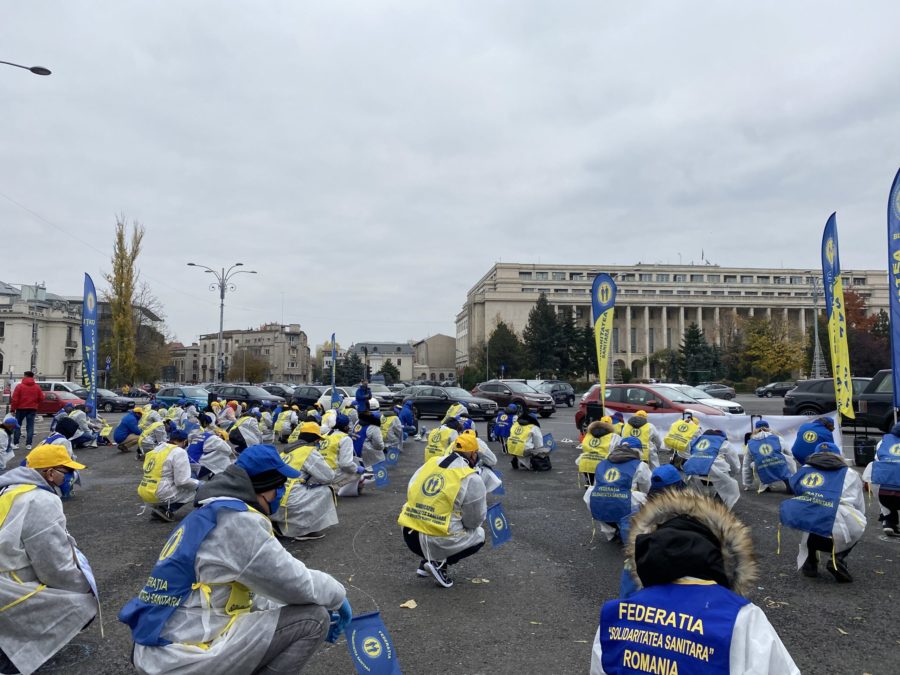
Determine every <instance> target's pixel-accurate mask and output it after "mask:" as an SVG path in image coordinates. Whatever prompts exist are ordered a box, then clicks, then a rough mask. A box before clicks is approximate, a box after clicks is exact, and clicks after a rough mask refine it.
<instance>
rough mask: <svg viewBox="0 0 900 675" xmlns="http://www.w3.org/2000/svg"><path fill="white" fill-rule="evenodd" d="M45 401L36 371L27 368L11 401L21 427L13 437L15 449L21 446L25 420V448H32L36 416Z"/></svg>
mask: <svg viewBox="0 0 900 675" xmlns="http://www.w3.org/2000/svg"><path fill="white" fill-rule="evenodd" d="M43 402H44V392H43V391H42V390H41V388H40V387H39V386H38V385H37V383H35V381H34V373H32V372H31V371H30V370H26V371H25V376H24V377H23V378H22V381H21V382H19V384H18V385H16V388H15V389H13V393H12V400H11V401H10V402H9V409H10V411H11V412H13V413H14V414H15V416H16V421H17V422H18V423H19V428H18V429H16V435H15V437H14V438H13V448H14V449H15V448H18V446H19V439H20V438H21V436H22V421H23V420H24V422H25V427H26V428H25V432H26V433H25V445H26V448H25V449H26V450H31V442H32V441H33V440H34V417H35V415H37V411H38V407H39V406H40V405H41V403H43Z"/></svg>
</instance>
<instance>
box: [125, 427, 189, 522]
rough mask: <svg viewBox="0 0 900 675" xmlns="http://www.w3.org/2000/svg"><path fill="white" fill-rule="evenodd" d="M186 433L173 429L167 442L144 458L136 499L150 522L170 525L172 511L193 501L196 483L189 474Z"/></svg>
mask: <svg viewBox="0 0 900 675" xmlns="http://www.w3.org/2000/svg"><path fill="white" fill-rule="evenodd" d="M186 447H187V433H185V432H184V430H182V429H175V430H174V431H173V432H172V435H171V437H170V439H169V442H166V443H160V444H159V445H158V446H156V447H155V448H154V449H153V450H151V451H150V452H148V453H147V454H146V455H145V457H144V464H143V471H144V475H143V476H142V478H141V482H140V484H139V485H138V490H137V492H138V496H139V497H140V498H141V499H142V500H143V501H144V503H145V504H147V506H149V507H150V518H151V519H152V520H164V521H166V522H169V523H171V522H172V521H173V520H175V512H176V511H178V509H180V508H181V507H182V506H184V505H185V504H190V503H192V502H193V501H194V496H195V494H196V492H197V488H198V487H199V485H200V481H198V480H197V479H196V478H194V477H193V476H192V475H191V460H190V458H189V457H188V454H187V450H186Z"/></svg>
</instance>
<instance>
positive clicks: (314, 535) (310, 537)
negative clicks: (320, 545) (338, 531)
mask: <svg viewBox="0 0 900 675" xmlns="http://www.w3.org/2000/svg"><path fill="white" fill-rule="evenodd" d="M324 536H325V533H324V532H307V533H306V534H303V535H300V536H299V537H294V541H315V540H316V539H322V538H323V537H324Z"/></svg>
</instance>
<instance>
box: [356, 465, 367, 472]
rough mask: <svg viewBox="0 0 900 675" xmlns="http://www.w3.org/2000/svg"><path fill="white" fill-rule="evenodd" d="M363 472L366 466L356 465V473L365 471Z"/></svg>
mask: <svg viewBox="0 0 900 675" xmlns="http://www.w3.org/2000/svg"><path fill="white" fill-rule="evenodd" d="M365 472H366V467H364V466H358V467H356V473H365Z"/></svg>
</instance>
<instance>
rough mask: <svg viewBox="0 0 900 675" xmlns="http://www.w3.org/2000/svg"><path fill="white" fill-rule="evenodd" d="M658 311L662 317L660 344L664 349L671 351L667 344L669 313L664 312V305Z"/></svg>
mask: <svg viewBox="0 0 900 675" xmlns="http://www.w3.org/2000/svg"><path fill="white" fill-rule="evenodd" d="M659 309H660V312H661V316H662V322H661V323H662V344H663V347H664V348H665V349H671V345H670V344H669V312H668V311H667V310H666V306H665V305H663V306H662V307H660V308H659Z"/></svg>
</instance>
